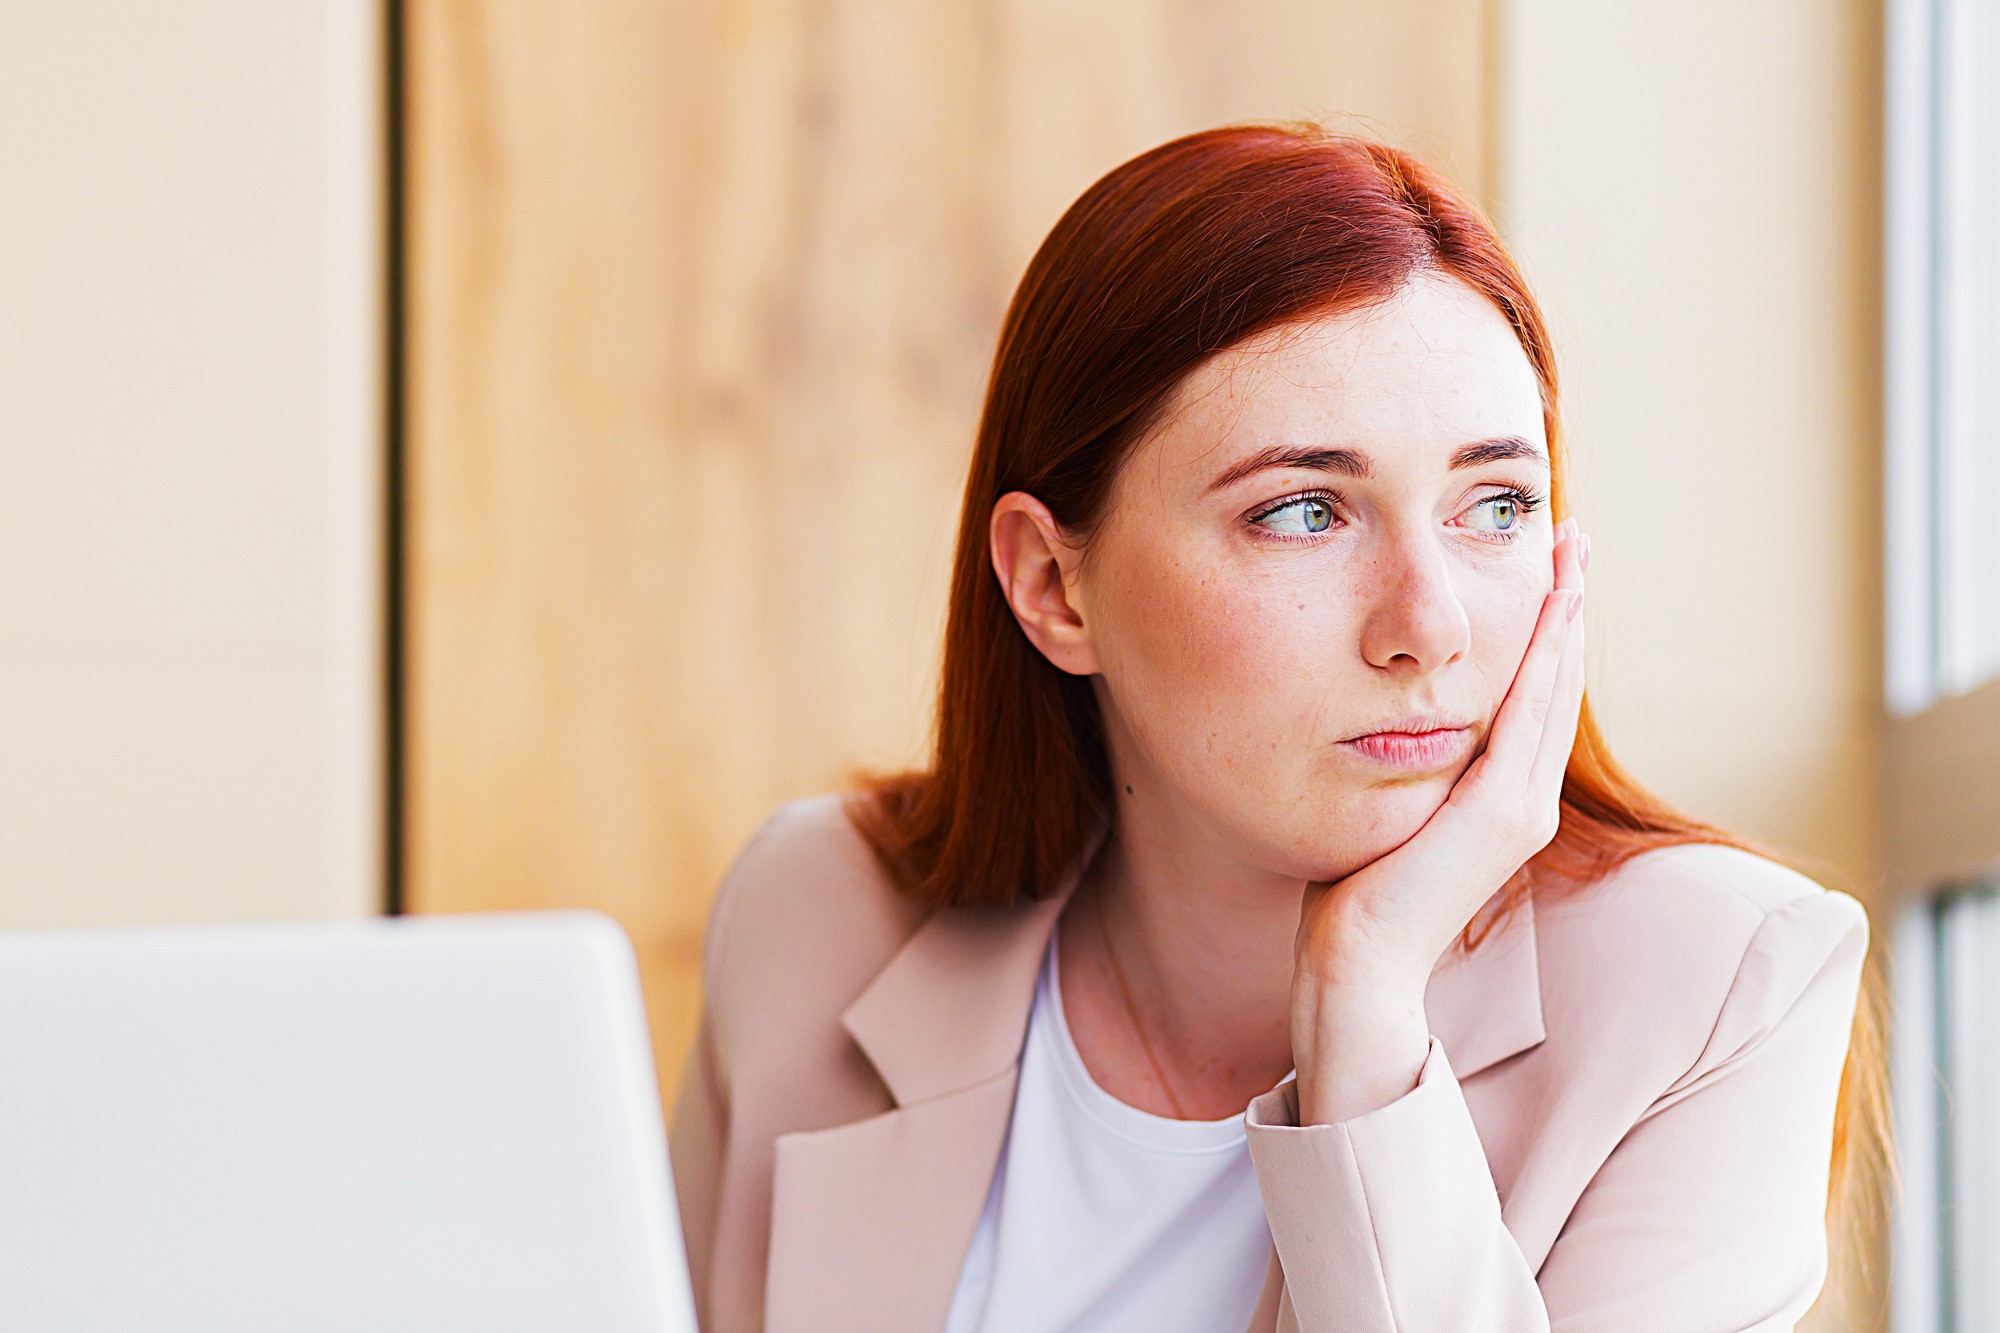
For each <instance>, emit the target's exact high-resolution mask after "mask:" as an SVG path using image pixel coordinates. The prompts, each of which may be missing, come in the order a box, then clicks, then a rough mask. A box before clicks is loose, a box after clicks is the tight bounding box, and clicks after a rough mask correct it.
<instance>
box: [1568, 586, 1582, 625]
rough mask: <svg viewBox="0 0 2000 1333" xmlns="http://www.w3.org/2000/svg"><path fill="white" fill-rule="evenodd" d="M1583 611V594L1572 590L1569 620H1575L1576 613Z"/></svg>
mask: <svg viewBox="0 0 2000 1333" xmlns="http://www.w3.org/2000/svg"><path fill="white" fill-rule="evenodd" d="M1581 610H1583V594H1582V593H1580V592H1576V591H1574V590H1572V591H1571V593H1570V595H1569V618H1570V619H1571V620H1575V619H1576V613H1577V612H1579V611H1581Z"/></svg>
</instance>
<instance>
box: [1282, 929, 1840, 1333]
mask: <svg viewBox="0 0 2000 1333" xmlns="http://www.w3.org/2000/svg"><path fill="white" fill-rule="evenodd" d="M1867 942H1868V920H1867V916H1866V914H1865V913H1864V912H1863V911H1862V909H1861V906H1860V904H1859V903H1857V902H1856V901H1855V900H1854V899H1853V898H1851V897H1849V896H1847V895H1846V894H1842V893H1836V892H1830V891H1821V892H1815V893H1811V894H1807V895H1804V896H1802V897H1799V898H1796V899H1793V900H1792V901H1790V902H1787V903H1785V904H1783V905H1781V906H1779V907H1777V908H1775V909H1773V910H1772V911H1770V912H1769V913H1768V914H1767V915H1766V916H1765V917H1764V919H1763V921H1762V922H1761V923H1760V924H1759V925H1758V927H1757V928H1756V930H1755V932H1754V934H1753V935H1752V938H1751V940H1750V942H1749V945H1748V947H1747V948H1746V950H1745V952H1744V955H1743V958H1742V960H1741V962H1740V963H1739V965H1738V967H1737V971H1736V974H1735V977H1734V980H1733V981H1732V983H1731V985H1730V987H1729V991H1728V993H1727V995H1726V997H1725V998H1724V999H1723V1001H1722V1004H1721V1007H1720V1011H1719V1013H1718V1015H1717V1018H1716V1022H1715V1026H1714V1030H1713V1032H1712V1034H1711V1036H1710V1038H1709V1040H1708V1042H1707V1044H1706V1046H1705V1047H1704V1049H1703V1051H1702V1053H1701V1056H1700V1057H1699V1058H1698V1059H1697V1060H1696V1062H1695V1064H1694V1065H1693V1067H1692V1068H1690V1069H1689V1070H1688V1071H1687V1072H1686V1073H1685V1074H1684V1075H1682V1076H1681V1077H1680V1078H1678V1079H1677V1080H1675V1081H1674V1083H1673V1084H1672V1086H1670V1087H1668V1088H1666V1089H1664V1090H1662V1091H1661V1092H1660V1094H1659V1095H1658V1096H1657V1097H1656V1098H1654V1100H1653V1101H1652V1103H1651V1104H1650V1105H1649V1106H1648V1107H1647V1109H1646V1111H1645V1113H1644V1114H1643V1115H1642V1116H1640V1117H1639V1119H1638V1121H1637V1122H1636V1123H1634V1124H1633V1125H1632V1126H1631V1127H1630V1128H1629V1129H1628V1130H1627V1131H1626V1133H1625V1134H1624V1136H1623V1137H1622V1138H1621V1139H1620V1141H1619V1143H1618V1145H1617V1147H1616V1148H1615V1149H1614V1150H1613V1151H1612V1152H1611V1154H1610V1155H1609V1156H1608V1157H1607V1158H1606V1160H1605V1161H1604V1162H1603V1164H1602V1165H1601V1166H1600V1167H1599V1168H1598V1170H1597V1172H1596V1174H1595V1175H1594V1176H1593V1177H1592V1178H1591V1180H1590V1182H1589V1184H1588V1185H1587V1186H1586V1187H1585V1189H1584V1191H1583V1193H1582V1194H1581V1196H1580V1197H1579V1199H1578V1201H1577V1203H1576V1205H1575V1207H1574V1208H1573V1209H1572V1211H1571V1213H1570V1215H1569V1217H1568V1219H1567V1220H1566V1221H1565V1223H1564V1225H1563V1228H1562V1231H1561V1234H1560V1235H1559V1236H1558V1238H1557V1239H1556V1241H1555V1244H1554V1245H1553V1246H1552V1247H1551V1248H1550V1250H1549V1252H1548V1254H1547V1256H1546V1257H1545V1259H1544V1260H1543V1262H1542V1264H1541V1266H1540V1269H1539V1271H1538V1272H1537V1271H1533V1270H1531V1269H1530V1266H1529V1264H1528V1261H1527V1259H1526V1257H1525V1256H1524V1255H1523V1253H1522V1251H1521V1249H1520V1247H1519V1246H1518V1245H1517V1244H1516V1242H1515V1241H1514V1238H1513V1236H1512V1235H1511V1234H1510V1233H1509V1232H1508V1230H1507V1228H1506V1226H1505V1224H1504V1223H1503V1222H1502V1219H1501V1205H1500V1199H1499V1197H1498V1194H1497V1192H1496V1190H1495V1187H1494V1184H1493V1178H1492V1175H1491V1173H1490V1171H1489V1169H1488V1167H1487V1163H1486V1156H1485V1150H1484V1149H1483V1147H1482V1146H1481V1144H1480V1141H1479V1136H1478V1133H1477V1132H1476V1130H1475V1128H1474V1126H1473V1121H1472V1117H1471V1114H1470V1113H1469V1111H1468V1109H1467V1107H1466V1102H1465V1098H1464V1096H1463V1094H1462V1092H1461V1090H1460V1088H1459V1084H1458V1080H1457V1079H1456V1078H1455V1077H1454V1075H1453V1074H1452V1071H1451V1065H1450V1062H1449V1059H1448V1056H1447V1053H1446V1051H1445V1050H1444V1048H1443V1045H1442V1043H1441V1042H1439V1040H1438V1039H1437V1038H1436V1037H1435V1036H1433V1037H1432V1038H1431V1044H1430V1050H1429V1053H1428V1055H1427V1056H1426V1058H1425V1060H1424V1064H1423V1067H1422V1069H1421V1071H1420V1073H1419V1075H1418V1079H1417V1084H1416V1086H1415V1087H1414V1088H1413V1089H1412V1090H1411V1091H1410V1092H1408V1093H1406V1094H1404V1095H1403V1096H1402V1097H1400V1098H1398V1099H1397V1100H1396V1101H1394V1102H1391V1103H1390V1104H1388V1105H1387V1106H1384V1107H1381V1108H1379V1109H1377V1110H1374V1111H1371V1112H1368V1113H1367V1114H1365V1115H1361V1116H1357V1117H1355V1118H1354V1119H1351V1120H1347V1121H1344V1122H1341V1123H1338V1124H1331V1125H1309V1126H1304V1127H1301V1126H1300V1125H1299V1124H1298V1117H1297V1100H1296V1085H1295V1084H1293V1083H1291V1082H1289V1081H1288V1082H1286V1083H1285V1084H1283V1085H1281V1086H1280V1087H1278V1088H1275V1089H1273V1090H1272V1091H1271V1092H1268V1093H1265V1094H1264V1095H1263V1096H1261V1097H1259V1098H1257V1099H1256V1100H1255V1101H1254V1102H1252V1103H1251V1104H1250V1108H1249V1113H1248V1116H1247V1117H1246V1123H1247V1126H1248V1134H1249V1140H1250V1152H1251V1157H1252V1160H1253V1162H1254V1164H1255V1167H1256V1171H1257V1179H1258V1184H1259V1187H1260V1189H1261V1190H1262V1193H1263V1197H1264V1205H1265V1211H1266V1213H1267V1214H1268V1216H1269V1218H1270V1223H1271V1236H1272V1240H1273V1241H1274V1242H1275V1244H1276V1248H1277V1252H1278V1257H1279V1261H1280V1263H1281V1264H1282V1266H1283V1269H1284V1276H1285V1301H1284V1304H1283V1306H1282V1307H1281V1308H1280V1311H1279V1322H1278V1327H1279V1329H1280V1331H1281V1333H1333V1330H1335V1329H1339V1330H1343V1331H1345V1330H1380V1333H1392V1331H1393V1333H1430V1331H1431V1330H1437V1331H1438V1333H1445V1331H1446V1330H1450V1333H1545V1331H1548V1330H1556V1331H1559V1333H1613V1331H1614V1330H1615V1331H1616V1333H1644V1331H1646V1330H1656V1329H1657V1330H1662V1331H1663V1333H1664V1331H1665V1330H1673V1333H1745V1331H1746V1330H1760V1331H1762V1333H1777V1331H1778V1330H1789V1329H1792V1328H1794V1326H1795V1325H1796V1323H1797V1321H1798V1319H1799V1318H1800V1317H1802V1316H1803V1315H1804V1314H1805V1312H1806V1310H1807V1309H1808V1308H1810V1306H1811V1305H1812V1303H1813V1301H1814V1300H1815V1299H1816V1298H1817V1296H1818V1294H1819V1290H1820V1287H1821V1286H1822V1285H1823V1283H1824V1281H1825V1277H1826V1267H1827V1244H1826V1229H1825V1209H1826V1198H1827V1183H1828V1165H1829V1159H1830V1156H1831V1152H1832V1137H1833V1115H1834V1106H1835V1101H1836V1098H1837V1093H1838V1087H1839V1081H1840V1075H1841V1068H1842V1065H1843V1062H1844V1060H1845V1057H1846V1052H1847V1044H1848V1034H1849V1031H1850V1027H1851V1024H1852V1021H1853V1015H1854V1009H1855V1003H1856V998H1857V995H1858V992H1859V987H1860V980H1861V969H1862V963H1863V959H1864V956H1865V954H1866V951H1867ZM1630 1019H1631V1021H1640V1022H1642V1021H1643V1019H1642V1018H1640V1017H1639V1016H1630ZM1636 1035H1637V1034H1635V1036H1636ZM1585 1076H1586V1077H1587V1071H1586V1074H1585Z"/></svg>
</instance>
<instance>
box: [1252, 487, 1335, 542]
mask: <svg viewBox="0 0 2000 1333" xmlns="http://www.w3.org/2000/svg"><path fill="white" fill-rule="evenodd" d="M1271 520H1277V521H1275V522H1273V521H1271ZM1251 521H1252V522H1255V523H1260V524H1262V525H1263V526H1265V527H1267V528H1269V529H1270V530H1271V531H1273V532H1287V533H1292V534H1295V535H1298V536H1310V535H1311V534H1313V533H1315V532H1325V531H1326V530H1327V529H1328V528H1330V527H1332V526H1333V502H1332V501H1331V500H1328V499H1327V498H1326V497H1325V496H1323V495H1301V496H1300V497H1299V498H1298V499H1296V500H1287V501H1285V502H1284V503H1283V504H1281V505H1279V506H1277V507H1276V508H1274V509H1267V510H1265V511H1264V512H1263V513H1261V514H1259V515H1257V517H1256V518H1255V519H1253V520H1251Z"/></svg>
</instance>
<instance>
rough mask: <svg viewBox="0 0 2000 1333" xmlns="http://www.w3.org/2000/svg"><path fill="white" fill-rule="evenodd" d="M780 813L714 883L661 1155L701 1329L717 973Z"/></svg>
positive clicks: (715, 1121) (720, 1086)
mask: <svg viewBox="0 0 2000 1333" xmlns="http://www.w3.org/2000/svg"><path fill="white" fill-rule="evenodd" d="M784 813H785V810H784V809H783V808H781V809H779V810H778V811H777V812H776V813H774V814H773V815H772V816H771V817H770V818H768V819H766V820H765V821H764V823H763V824H762V825H760V826H759V827H758V828H757V830H756V832H754V833H753V834H751V836H750V839H749V841H748V842H746V843H745V844H744V847H743V849H742V850H741V851H739V852H738V853H737V855H736V859H735V860H734V861H732V862H731V863H730V865H729V868H728V870H727V871H725V872H724V874H723V877H722V883H721V884H720V885H718V886H717V888H716V892H715V901H714V903H713V904H712V906H711V907H710V909H709V915H708V925H707V929H706V930H705V931H704V932H703V935H702V950H701V1019H700V1023H699V1025H698V1026H697V1027H696V1029H695V1036H694V1044H693V1045H692V1046H690V1047H689V1048H688V1054H687V1060H686V1062H685V1064H683V1066H682V1068H681V1083H680V1091H679V1092H678V1093H677V1094H676V1095H675V1097H674V1109H673V1114H672V1116H671V1117H670V1118H669V1120H668V1122H667V1156H668V1160H669V1161H670V1162H671V1163H672V1166H673V1173H674V1192H675V1194H676V1195H677V1196H678V1201H679V1204H680V1214H681V1238H682V1240H683V1242H684V1243H685V1245H686V1247H687V1258H688V1277H689V1281H690V1283H691V1285H692V1286H693V1288H694V1307H695V1324H696V1327H697V1328H700V1329H710V1328H713V1327H714V1326H715V1324H714V1319H715V1316H714V1313H713V1310H712V1308H711V1307H712V1306H713V1304H714V1299H715V1298H714V1289H715V1249H716V1233H717V1221H718V1216H719V1212H720V1209H721V1205H722V1186H723V1173H724V1170H725V1168H726V1166H727V1163H728V1160H729V1124H730V1108H729V1086H730V1085H729V1076H728V1064H727V1060H728V1049H727V1043H726V1042H725V1041H724V1040H723V1036H722V1032H721V1030H720V1029H721V1022H720V1019H719V1018H718V1015H717V1006H716V991H717V978H718V977H720V976H721V975H722V969H723V967H724V963H725V960H724V957H723V954H724V950H725V948H726V946H727V939H728V930H729V923H730V920H731V918H732V917H733V916H734V915H735V907H736V903H737V899H738V896H739V887H740V883H741V881H742V880H743V879H744V878H745V877H746V876H748V875H750V874H751V873H753V868H754V865H755V856H754V853H756V852H758V851H760V850H761V849H762V848H763V847H764V846H765V845H766V840H767V838H768V836H769V835H770V833H771V831H772V829H773V828H774V827H776V826H777V824H778V823H779V821H780V819H781V817H782V816H783V815H784Z"/></svg>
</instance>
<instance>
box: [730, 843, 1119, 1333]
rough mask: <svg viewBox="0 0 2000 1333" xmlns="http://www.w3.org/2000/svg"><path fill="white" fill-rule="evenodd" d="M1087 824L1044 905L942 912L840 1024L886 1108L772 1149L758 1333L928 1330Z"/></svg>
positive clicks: (951, 1274) (990, 1162)
mask: <svg viewBox="0 0 2000 1333" xmlns="http://www.w3.org/2000/svg"><path fill="white" fill-rule="evenodd" d="M1104 833H1105V825H1104V824H1103V823H1101V822H1100V824H1099V825H1098V827H1097V829H1096V831H1095V832H1094V833H1093V835H1092V836H1091V838H1090V839H1089V841H1088V842H1087V844H1086V846H1085V848H1084V851H1083V853H1082V855H1080V856H1079V857H1078V859H1077V860H1076V862H1075V863H1074V864H1073V866H1072V868H1071V870H1070V871H1069V873H1068V874H1067V875H1065V876H1064V878H1063V880H1062V882H1061V883H1060V884H1059V885H1058V886H1057V888H1056V890H1055V892H1053V893H1052V894H1050V895H1049V896H1048V897H1046V898H1043V899H1040V900H1037V901H1034V902H1030V903H1028V904H1026V905H1025V906H1021V907H1016V908H1010V909H998V910H996V909H950V908H948V909H945V910H942V911H939V912H937V913H934V914H933V915H932V916H931V917H930V918H928V919H927V920H926V921H925V922H924V923H923V924H922V925H921V926H919V927H918V928H917V929H916V931H915V932H914V933H912V934H911V936H910V938H909V939H908V940H907V941H905V942H904V944H903V947H902V948H901V949H899V950H898V951H897V952H896V954H895V955H894V957H892V958H891V959H890V960H889V963H888V965H887V966H886V967H884V968H883V969H882V971H881V972H880V973H878V974H877V975H876V977H875V980H874V981H872V982H870V983H869V985H868V988H867V989H866V990H864V991H862V992H861V994H860V995H859V996H858V997H857V998H856V999H855V1000H854V1002H853V1003H852V1004H850V1005H849V1006H848V1007H847V1008H846V1010H845V1011H843V1012H842V1014H841V1023H842V1025H843V1026H844V1027H845V1028H846V1029H847V1031H848V1034H849V1035H850V1036H852V1037H853V1038H854V1042H855V1044H856V1045H857V1046H859V1047H860V1049H861V1052H862V1054H863V1055H865V1056H867V1058H868V1061H869V1063H870V1064H872V1065H873V1066H874V1068H875V1071H876V1073H877V1074H878V1075H879V1076H880V1077H881V1079H882V1083H883V1085H884V1086H885V1087H887V1088H888V1090H889V1095H890V1096H891V1097H892V1098H894V1099H895V1103H896V1104H895V1106H894V1107H893V1108H891V1109H890V1110H888V1111H885V1112H883V1113H881V1114H880V1115H875V1116H870V1117H869V1118H867V1119H865V1120H860V1121H856V1122H854V1123H852V1124H846V1125H838V1126H835V1127H833V1128H831V1129H821V1130H808V1131H802V1132H799V1133H792V1134H783V1135H780V1136H779V1137H778V1139H777V1143H776V1154H777V1158H776V1164H775V1177H774V1182H773V1195H772V1214H771V1250H770V1260H769V1267H768V1269H767V1274H766V1287H765V1328H766V1329H767V1330H769V1333H807V1331H808V1330H814V1331H815V1333H819V1331H823V1330H829V1329H868V1330H871V1331H873V1330H879V1331H880V1333H936V1330H937V1329H939V1328H940V1327H942V1326H943V1324H944V1319H945V1315H946V1312H947V1311H948V1309H949V1307H950V1304H951V1296H952V1292H953V1290H954V1289H955V1288H956V1286H957V1283H958V1273H959V1269H960V1267H961V1266H962V1265H963V1263H964V1260H965V1253H966V1250H967V1248H968V1246H969V1245H970V1244H971V1241H972V1233H973V1230H974V1228H975V1227H976V1226H977V1225H978V1222H979V1213H980V1210H981V1208H982V1206H983V1205H984V1203H985V1201H986V1193H987V1188H988V1186H989V1185H990V1184H991V1182H992V1178H993V1169H994V1167H995V1165H996V1164H997V1162H998V1160H999V1154H1000V1148H1001V1145H1002V1144H1003V1143H1004V1142H1005V1140H1006V1137H1007V1123H1008V1119H1009V1116H1010V1114H1011V1112H1012V1110H1013V1105H1014V1085H1015V1080H1016V1078H1017V1076H1018V1073H1019V1068H1020V1064H1019V1061H1020V1054H1021V1044H1022V1041H1023V1039H1024V1038H1025V1037H1026V1035H1027V1027H1028V1014H1029V1011H1030V1009H1031V1008H1032V1006H1033V1003H1034V994H1035V980H1036V977H1037V975H1038V974H1039V972H1040V970H1041V961H1042V953H1043V951H1044V950H1045V949H1046V948H1047V947H1048V942H1049V935H1050V932H1051V931H1053V930H1054V928H1055V922H1056V918H1057V917H1058V916H1059V915H1060V914H1061V912H1062V907H1063V904H1064V903H1065V902H1067V901H1068V899H1069V895H1070V893H1071V891H1072V890H1074V888H1075V887H1076V884H1077V881H1078V880H1079V879H1080V878H1081V875H1082V871H1083V869H1084V867H1086V866H1088V865H1089V863H1090V861H1091V859H1092V858H1093V857H1094V856H1095V854H1096V852H1097V849H1098V847H1099V846H1100V845H1101V844H1102V842H1103V839H1104Z"/></svg>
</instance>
